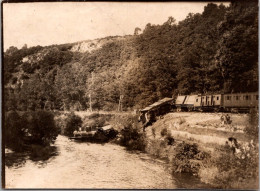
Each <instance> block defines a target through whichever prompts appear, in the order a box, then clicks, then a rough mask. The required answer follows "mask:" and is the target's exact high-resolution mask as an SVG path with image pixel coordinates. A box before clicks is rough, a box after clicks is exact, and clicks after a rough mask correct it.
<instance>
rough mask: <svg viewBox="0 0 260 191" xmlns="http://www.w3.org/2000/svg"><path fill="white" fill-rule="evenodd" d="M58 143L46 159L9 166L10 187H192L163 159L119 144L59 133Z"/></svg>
mask: <svg viewBox="0 0 260 191" xmlns="http://www.w3.org/2000/svg"><path fill="white" fill-rule="evenodd" d="M54 146H56V148H57V154H56V155H55V156H53V157H51V158H49V159H48V160H46V161H32V160H30V159H29V158H25V160H23V162H21V163H20V164H19V165H13V166H6V167H5V173H6V174H5V177H6V188H122V189H123V188H136V189H138V188H145V189H152V188H165V189H173V188H179V187H190V186H189V185H188V184H183V183H184V182H190V181H191V182H192V180H191V179H190V180H188V179H186V178H185V179H186V181H185V180H183V178H181V179H182V180H181V181H180V180H179V179H180V178H178V179H174V178H173V176H172V175H171V172H170V171H169V170H168V168H167V165H166V164H165V163H164V162H163V161H160V160H157V159H154V158H152V157H150V156H149V155H147V154H144V153H137V152H129V151H127V150H125V148H124V147H121V146H118V145H115V144H110V143H107V144H104V145H102V144H93V143H86V142H84V143H79V142H73V141H70V140H69V139H68V138H66V137H64V136H58V138H57V140H56V142H55V144H54ZM180 182H181V183H182V184H180ZM193 182H194V181H193ZM195 182H196V181H195ZM195 184H197V183H195ZM192 185H193V186H194V184H192ZM195 187H196V186H195Z"/></svg>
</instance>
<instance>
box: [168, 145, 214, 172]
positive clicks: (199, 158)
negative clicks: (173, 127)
mask: <svg viewBox="0 0 260 191" xmlns="http://www.w3.org/2000/svg"><path fill="white" fill-rule="evenodd" d="M208 157H209V154H208V153H206V152H203V151H200V150H199V149H198V145H197V144H187V143H185V142H182V143H179V144H178V145H177V146H176V148H175V153H174V160H173V163H172V169H173V172H174V173H191V174H194V175H197V174H198V172H199V169H200V166H202V162H203V160H204V159H206V158H208Z"/></svg>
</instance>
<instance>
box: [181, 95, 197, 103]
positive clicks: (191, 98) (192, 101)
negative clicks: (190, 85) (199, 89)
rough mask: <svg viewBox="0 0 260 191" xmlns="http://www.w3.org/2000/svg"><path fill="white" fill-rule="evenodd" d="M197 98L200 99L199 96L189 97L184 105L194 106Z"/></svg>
mask: <svg viewBox="0 0 260 191" xmlns="http://www.w3.org/2000/svg"><path fill="white" fill-rule="evenodd" d="M197 97H198V96H197V95H188V96H187V97H186V99H185V101H184V104H188V105H190V104H194V102H195V100H196V98H197Z"/></svg>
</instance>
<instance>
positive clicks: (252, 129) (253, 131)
mask: <svg viewBox="0 0 260 191" xmlns="http://www.w3.org/2000/svg"><path fill="white" fill-rule="evenodd" d="M258 120H259V111H258V109H256V108H253V109H251V110H250V113H249V126H247V127H246V128H245V130H244V131H245V133H246V134H247V135H249V136H250V137H251V138H252V139H254V140H256V141H258V128H259V127H258Z"/></svg>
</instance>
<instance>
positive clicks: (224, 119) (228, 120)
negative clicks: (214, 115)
mask: <svg viewBox="0 0 260 191" xmlns="http://www.w3.org/2000/svg"><path fill="white" fill-rule="evenodd" d="M220 120H221V123H222V124H223V125H225V124H231V123H232V120H231V118H230V116H229V115H228V114H226V115H224V114H222V115H221V118H220Z"/></svg>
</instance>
